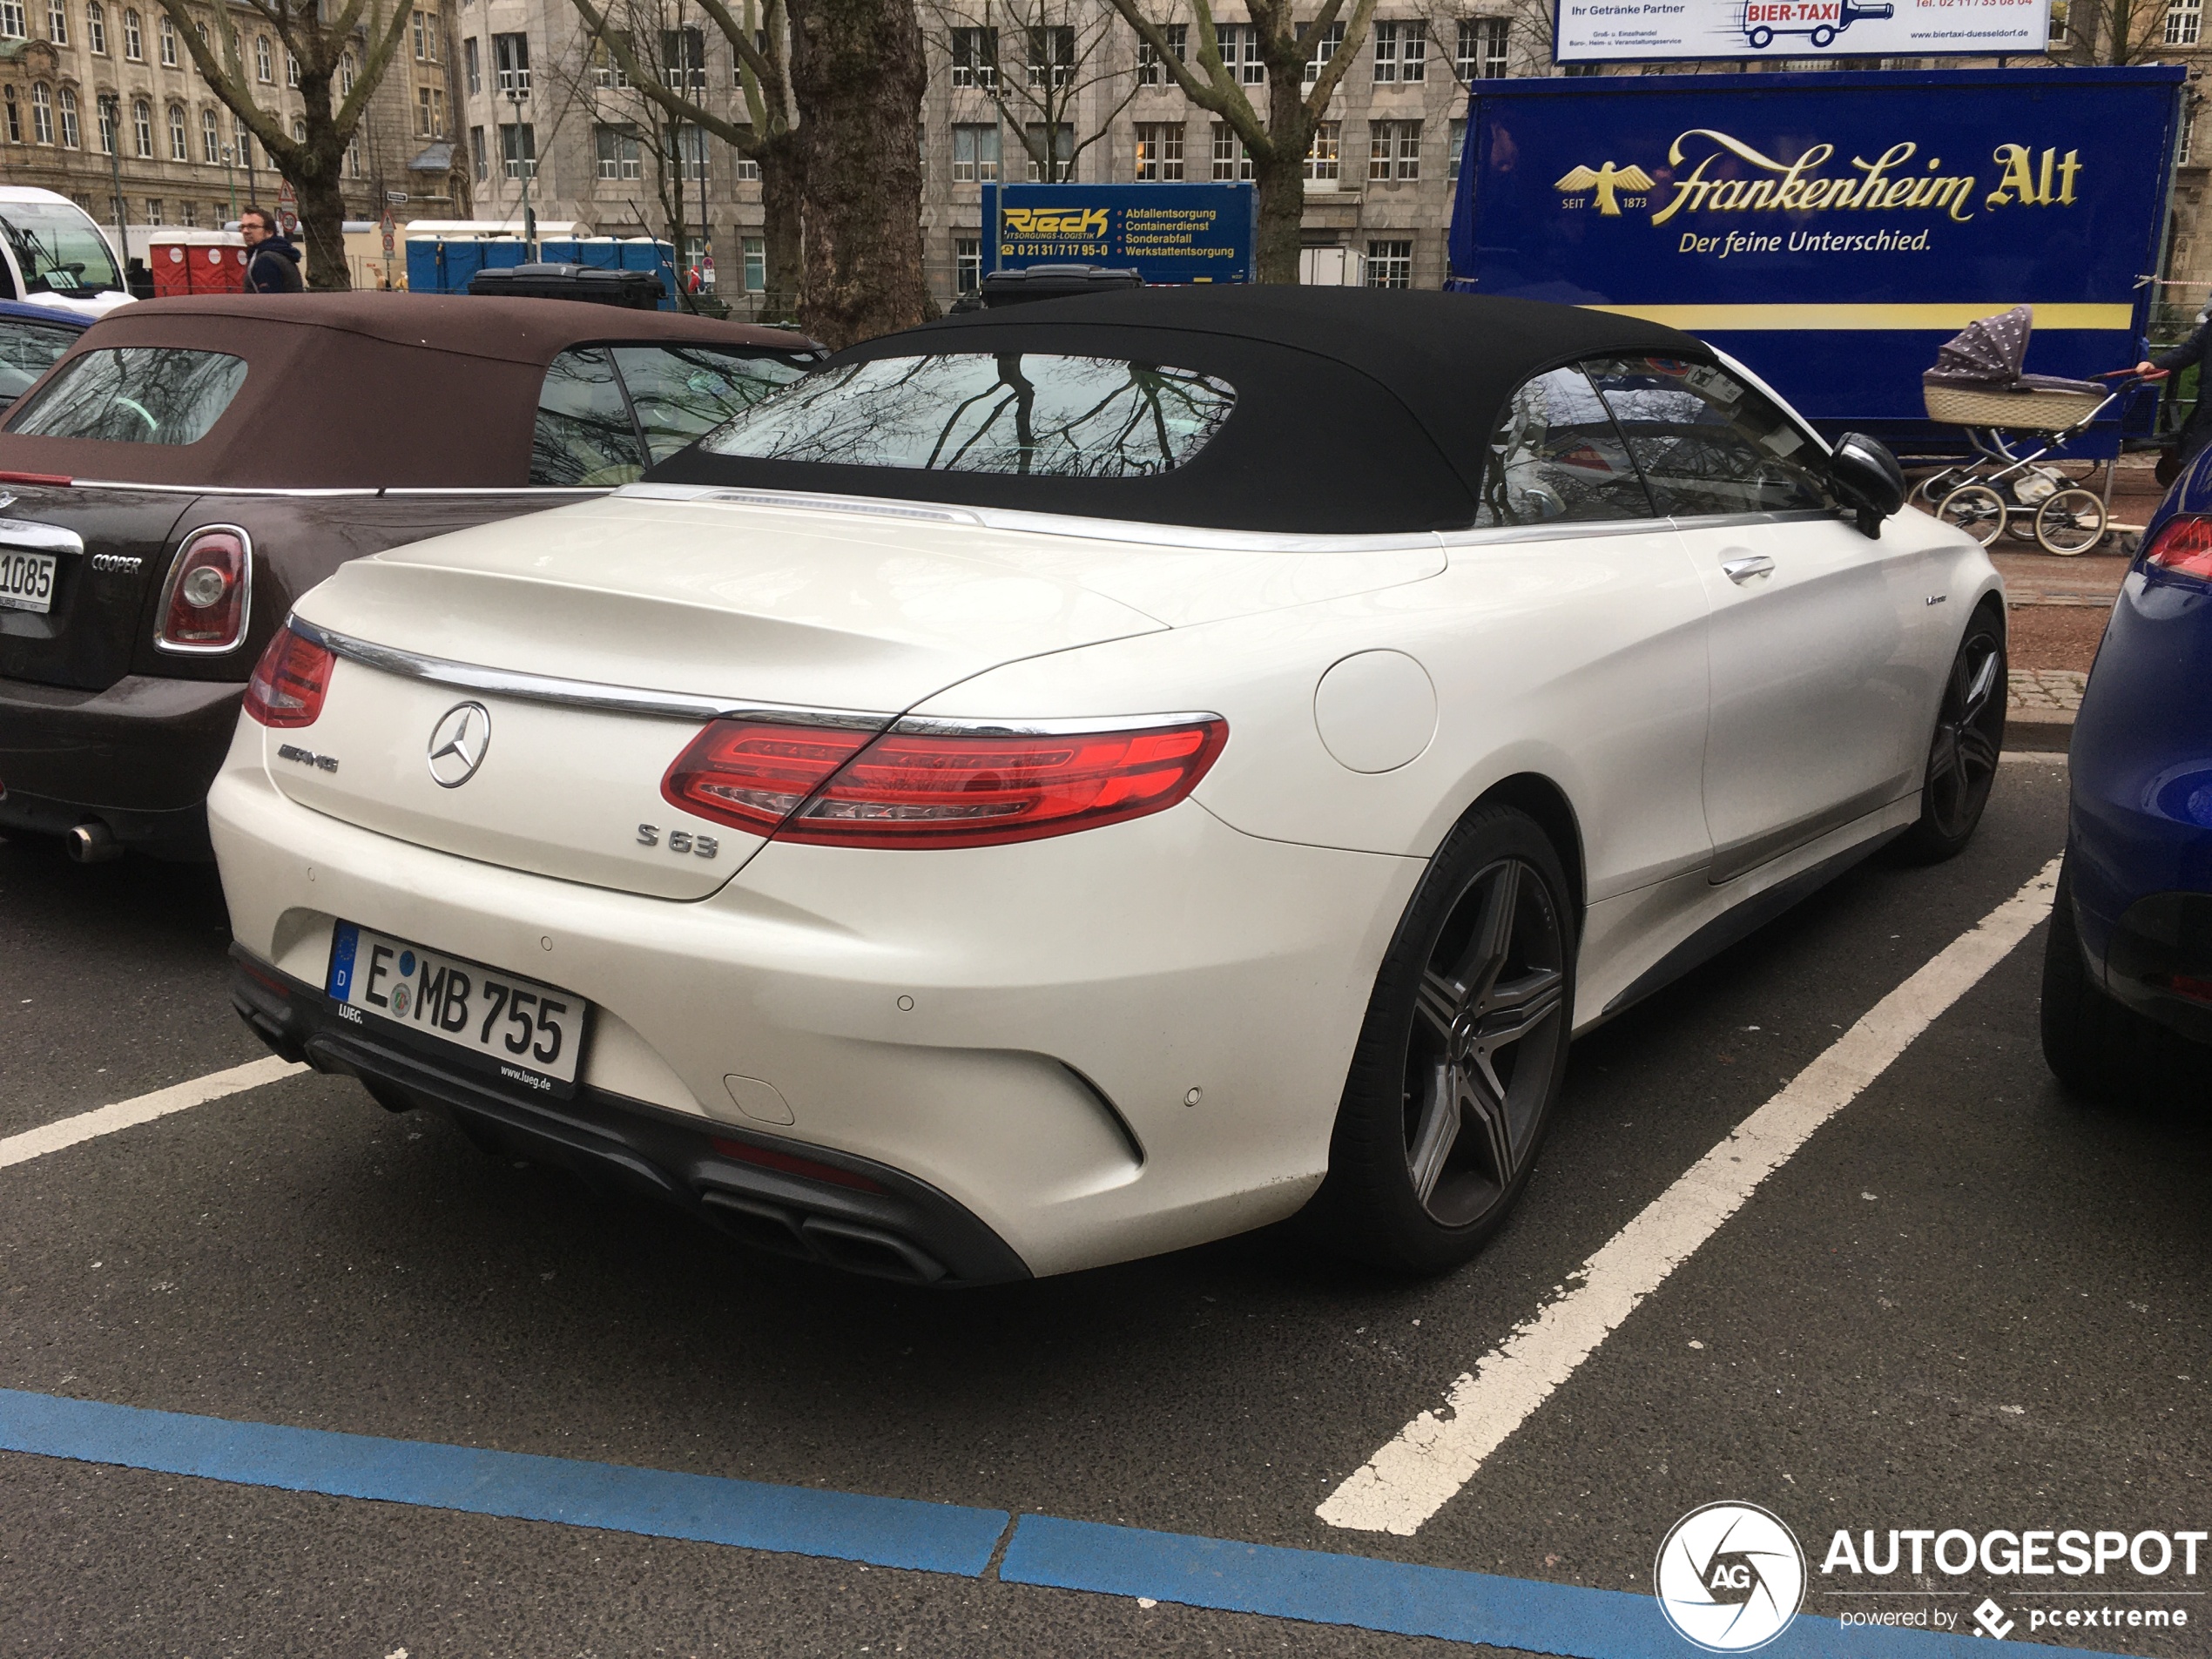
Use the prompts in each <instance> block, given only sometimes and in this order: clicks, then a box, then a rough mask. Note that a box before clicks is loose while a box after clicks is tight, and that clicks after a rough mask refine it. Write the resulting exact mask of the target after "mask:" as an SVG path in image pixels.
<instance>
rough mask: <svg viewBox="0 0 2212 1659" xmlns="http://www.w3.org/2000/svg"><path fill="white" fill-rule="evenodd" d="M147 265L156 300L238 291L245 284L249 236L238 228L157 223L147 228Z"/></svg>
mask: <svg viewBox="0 0 2212 1659" xmlns="http://www.w3.org/2000/svg"><path fill="white" fill-rule="evenodd" d="M146 266H147V268H148V269H149V270H150V271H152V273H153V293H154V297H155V298H156V299H157V300H166V299H169V298H171V297H172V296H173V295H177V294H183V293H238V292H239V290H240V289H242V288H243V287H245V286H246V239H245V238H244V237H242V236H240V235H239V233H237V232H236V231H202V230H188V229H185V228H184V227H183V226H153V227H152V228H151V229H150V230H149V231H148V232H147V241H146Z"/></svg>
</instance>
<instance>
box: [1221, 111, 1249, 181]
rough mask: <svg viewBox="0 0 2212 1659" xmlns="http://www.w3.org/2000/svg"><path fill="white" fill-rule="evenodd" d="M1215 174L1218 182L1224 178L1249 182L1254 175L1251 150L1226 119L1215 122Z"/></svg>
mask: <svg viewBox="0 0 2212 1659" xmlns="http://www.w3.org/2000/svg"><path fill="white" fill-rule="evenodd" d="M1213 176H1214V180H1215V182H1216V183H1219V182H1221V181H1222V180H1224V179H1228V180H1231V181H1235V180H1239V179H1241V180H1244V181H1245V182H1247V183H1249V182H1250V181H1251V176H1252V158H1251V152H1250V151H1249V150H1247V149H1245V148H1244V140H1243V139H1242V138H1238V136H1237V129H1236V128H1234V127H1232V126H1231V125H1229V123H1228V122H1226V121H1217V122H1215V123H1214V124H1213Z"/></svg>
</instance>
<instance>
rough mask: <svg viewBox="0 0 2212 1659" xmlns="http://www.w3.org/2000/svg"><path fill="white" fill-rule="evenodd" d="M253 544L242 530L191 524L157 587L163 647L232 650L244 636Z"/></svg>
mask: <svg viewBox="0 0 2212 1659" xmlns="http://www.w3.org/2000/svg"><path fill="white" fill-rule="evenodd" d="M252 591H253V549H252V547H251V546H250V545H249V544H248V543H247V542H246V532H245V531H244V530H237V529H228V528H222V529H204V530H195V531H193V532H192V535H190V536H186V537H185V544H184V545H183V546H182V547H180V548H179V549H178V550H177V556H176V558H175V559H174V560H173V561H172V563H171V564H170V566H169V580H168V581H167V583H165V584H164V585H163V587H162V590H161V631H160V632H159V633H158V634H156V635H155V636H154V644H157V645H158V646H159V647H160V648H161V649H162V650H164V651H230V650H232V649H233V647H235V646H236V645H237V644H238V642H239V640H241V639H243V638H245V637H246V605H247V599H248V597H249V596H250V594H251V593H252Z"/></svg>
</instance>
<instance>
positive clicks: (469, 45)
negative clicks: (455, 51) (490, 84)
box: [461, 35, 484, 98]
mask: <svg viewBox="0 0 2212 1659" xmlns="http://www.w3.org/2000/svg"><path fill="white" fill-rule="evenodd" d="M461 72H462V78H464V79H465V80H466V81H467V83H468V86H469V97H471V98H474V97H475V95H476V94H477V93H479V92H481V91H483V90H484V64H483V59H482V58H481V57H478V56H477V54H476V37H475V36H474V35H471V36H469V38H468V39H466V40H464V41H462V43H461Z"/></svg>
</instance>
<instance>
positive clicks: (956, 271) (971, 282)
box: [953, 236, 983, 293]
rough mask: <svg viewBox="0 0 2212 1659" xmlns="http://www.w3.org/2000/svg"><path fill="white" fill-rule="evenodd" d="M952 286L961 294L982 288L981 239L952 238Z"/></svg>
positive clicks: (972, 237)
mask: <svg viewBox="0 0 2212 1659" xmlns="http://www.w3.org/2000/svg"><path fill="white" fill-rule="evenodd" d="M953 286H954V287H955V288H957V289H958V290H959V291H960V292H961V293H974V292H975V291H976V290H977V289H978V288H980V287H982V286H983V239H982V238H981V237H980V236H955V237H954V238H953Z"/></svg>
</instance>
